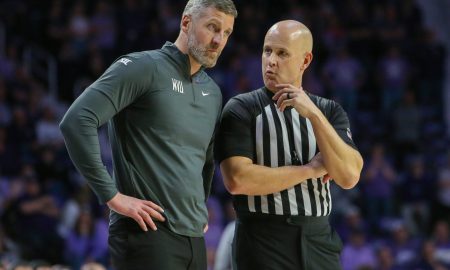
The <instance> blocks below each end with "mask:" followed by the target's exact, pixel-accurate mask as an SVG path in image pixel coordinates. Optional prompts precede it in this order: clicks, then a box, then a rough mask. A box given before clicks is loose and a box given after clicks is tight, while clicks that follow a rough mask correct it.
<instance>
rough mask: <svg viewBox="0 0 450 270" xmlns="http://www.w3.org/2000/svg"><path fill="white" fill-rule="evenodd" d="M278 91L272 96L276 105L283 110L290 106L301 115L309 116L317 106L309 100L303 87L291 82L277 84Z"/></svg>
mask: <svg viewBox="0 0 450 270" xmlns="http://www.w3.org/2000/svg"><path fill="white" fill-rule="evenodd" d="M276 87H277V89H278V91H277V92H276V93H275V95H274V96H273V98H272V99H273V100H276V101H277V107H278V108H279V109H280V111H284V110H285V109H286V107H288V106H292V107H294V109H295V110H296V111H297V112H298V113H299V114H300V115H301V116H303V117H305V118H310V116H312V115H313V114H314V113H315V112H316V111H317V110H319V108H317V106H316V105H315V104H314V103H313V102H312V101H311V99H310V98H309V96H308V95H307V94H306V92H305V91H304V90H303V88H301V87H300V88H297V87H295V86H293V85H292V84H277V85H276Z"/></svg>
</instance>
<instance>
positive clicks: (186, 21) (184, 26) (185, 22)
mask: <svg viewBox="0 0 450 270" xmlns="http://www.w3.org/2000/svg"><path fill="white" fill-rule="evenodd" d="M191 22H192V17H191V15H183V17H182V18H181V23H180V29H181V31H183V33H185V34H187V32H188V30H189V25H190V23H191Z"/></svg>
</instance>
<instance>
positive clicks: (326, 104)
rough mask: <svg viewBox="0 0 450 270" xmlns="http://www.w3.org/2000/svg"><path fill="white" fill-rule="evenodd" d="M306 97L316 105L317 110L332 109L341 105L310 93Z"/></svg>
mask: <svg viewBox="0 0 450 270" xmlns="http://www.w3.org/2000/svg"><path fill="white" fill-rule="evenodd" d="M308 96H309V98H311V100H312V101H313V102H314V103H315V104H316V106H317V107H318V108H319V109H322V110H329V109H334V108H336V107H341V105H340V104H339V103H338V102H336V101H335V100H332V99H329V98H325V97H321V96H317V95H314V94H311V93H308Z"/></svg>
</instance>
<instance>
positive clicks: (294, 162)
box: [284, 110, 302, 165]
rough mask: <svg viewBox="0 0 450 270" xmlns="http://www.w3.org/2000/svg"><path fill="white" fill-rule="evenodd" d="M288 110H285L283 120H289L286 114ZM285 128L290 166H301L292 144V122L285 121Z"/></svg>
mask: <svg viewBox="0 0 450 270" xmlns="http://www.w3.org/2000/svg"><path fill="white" fill-rule="evenodd" d="M288 111H290V110H285V111H284V115H285V117H284V118H285V119H290V115H288V113H286V112H288ZM287 122H288V123H286V128H287V129H288V132H287V134H288V139H289V145H290V148H291V163H292V165H302V162H301V161H300V158H299V157H298V154H297V151H296V150H295V144H294V131H293V130H292V125H291V123H292V121H287Z"/></svg>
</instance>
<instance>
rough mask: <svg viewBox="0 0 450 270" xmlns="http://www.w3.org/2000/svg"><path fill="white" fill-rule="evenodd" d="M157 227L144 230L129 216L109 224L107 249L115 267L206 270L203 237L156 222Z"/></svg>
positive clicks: (129, 269)
mask: <svg viewBox="0 0 450 270" xmlns="http://www.w3.org/2000/svg"><path fill="white" fill-rule="evenodd" d="M156 226H157V227H158V230H157V231H153V230H151V229H149V230H148V231H147V232H144V231H143V230H142V229H141V228H140V227H139V225H138V224H137V223H136V222H135V221H134V220H132V219H121V220H119V221H117V222H116V223H114V224H112V225H111V226H110V228H109V239H108V242H109V251H110V254H111V262H112V265H113V269H115V270H153V269H155V270H206V268H207V263H206V247H205V241H204V238H203V237H187V236H183V235H179V234H176V233H173V232H172V231H170V230H169V229H168V228H167V227H166V226H165V225H164V224H163V223H159V222H157V223H156Z"/></svg>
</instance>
